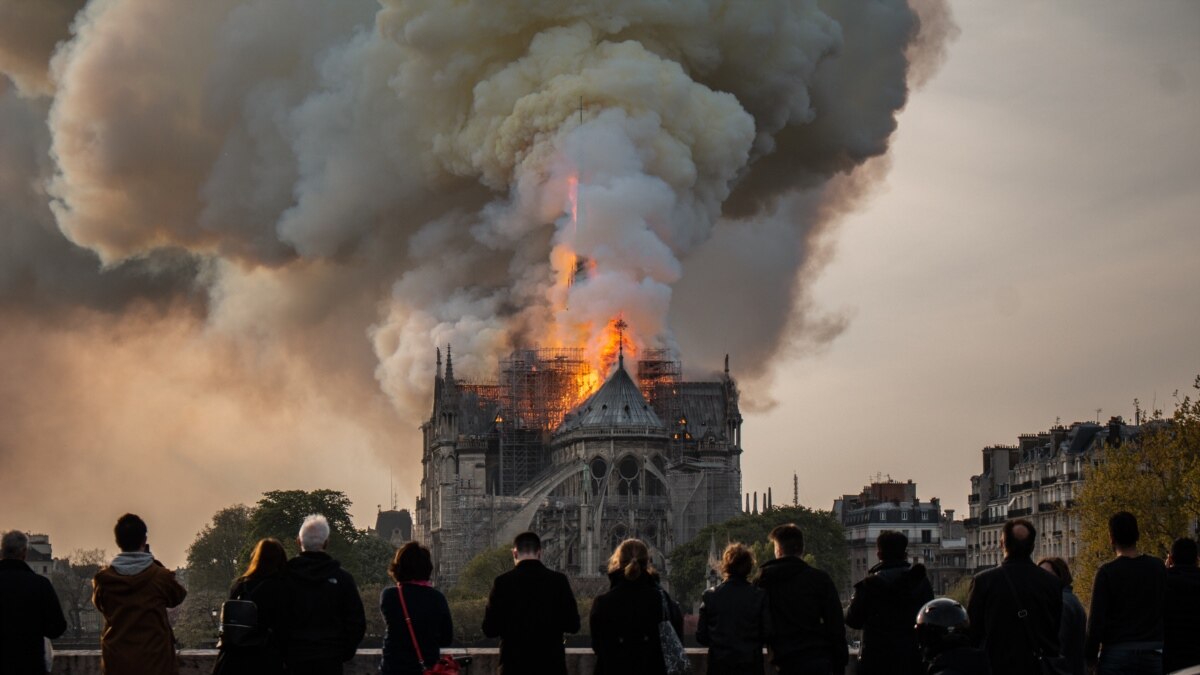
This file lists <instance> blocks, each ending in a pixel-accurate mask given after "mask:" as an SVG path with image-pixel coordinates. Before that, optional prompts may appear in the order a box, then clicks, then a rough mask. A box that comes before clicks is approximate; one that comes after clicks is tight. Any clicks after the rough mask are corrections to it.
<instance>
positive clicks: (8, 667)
mask: <svg viewBox="0 0 1200 675" xmlns="http://www.w3.org/2000/svg"><path fill="white" fill-rule="evenodd" d="M28 552H29V537H28V536H27V535H26V534H25V533H24V532H20V531H17V530H13V531H12V532H5V533H4V537H3V539H0V556H2V559H0V673H5V675H7V674H8V673H12V674H13V675H33V674H34V673H37V674H38V675H41V674H42V673H45V672H47V670H46V654H45V647H44V646H45V640H44V638H56V637H58V636H60V635H62V634H63V632H65V631H66V630H67V621H66V619H64V618H63V613H62V605H60V604H59V602H58V595H57V594H56V593H55V592H54V587H53V586H51V585H50V580H49V579H47V578H45V577H43V576H41V575H39V574H37V573H35V572H34V571H33V570H32V569H31V568H30V567H29V565H27V564H25V556H26V555H27V554H28Z"/></svg>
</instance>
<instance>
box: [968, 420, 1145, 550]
mask: <svg viewBox="0 0 1200 675" xmlns="http://www.w3.org/2000/svg"><path fill="white" fill-rule="evenodd" d="M1138 430H1139V427H1138V426H1136V425H1130V424H1125V422H1124V421H1123V420H1122V419H1121V418H1119V417H1113V418H1111V419H1110V420H1109V422H1108V424H1107V425H1100V424H1096V423H1094V422H1076V423H1074V424H1072V425H1070V426H1069V427H1064V426H1061V425H1056V426H1054V427H1053V428H1051V429H1050V430H1048V431H1044V432H1039V433H1035V434H1022V435H1020V436H1018V437H1017V444H1016V445H995V446H989V447H986V448H984V449H983V451H982V454H983V471H982V472H981V473H980V474H979V475H976V476H971V494H970V496H969V497H968V504H969V506H970V511H971V513H970V517H969V518H967V519H966V521H964V525H965V527H966V535H967V565H968V566H969V567H970V568H971V569H972V570H980V569H985V568H987V567H992V566H994V565H998V564H999V563H1000V561H1001V560H1003V559H1004V554H1003V552H1002V551H1001V549H1000V533H1001V531H1002V530H1003V528H1004V522H1005V521H1006V520H1009V519H1012V518H1026V519H1028V520H1029V521H1030V522H1032V523H1033V525H1034V527H1035V528H1037V531H1038V536H1037V548H1036V549H1035V550H1034V556H1035V557H1044V556H1057V557H1060V558H1062V559H1063V560H1066V561H1067V562H1068V563H1072V562H1073V561H1074V559H1075V556H1076V555H1077V554H1078V551H1079V537H1080V523H1079V515H1078V514H1077V513H1076V512H1075V508H1074V506H1075V498H1076V496H1077V495H1078V494H1079V491H1080V489H1081V488H1082V486H1083V480H1084V477H1083V476H1084V473H1083V472H1084V467H1085V466H1086V465H1087V464H1089V463H1090V462H1092V461H1093V460H1094V457H1095V455H1096V453H1097V451H1099V450H1100V449H1101V448H1103V447H1104V446H1105V445H1106V444H1108V443H1113V444H1120V443H1124V442H1127V441H1130V440H1132V439H1134V438H1135V437H1136V436H1137V434H1138Z"/></svg>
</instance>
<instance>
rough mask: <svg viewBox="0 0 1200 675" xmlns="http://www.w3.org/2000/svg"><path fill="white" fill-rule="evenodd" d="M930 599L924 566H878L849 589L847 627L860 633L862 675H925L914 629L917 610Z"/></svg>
mask: <svg viewBox="0 0 1200 675" xmlns="http://www.w3.org/2000/svg"><path fill="white" fill-rule="evenodd" d="M932 599H933V587H932V586H930V585H929V579H928V578H927V577H926V575H925V566H924V565H922V564H920V563H918V564H916V565H910V564H909V563H908V561H906V560H898V561H889V562H881V563H879V564H878V565H876V566H874V567H872V568H871V570H870V572H869V573H868V574H867V576H866V577H864V578H863V580H862V581H860V582H858V583H857V584H854V597H853V598H851V600H850V608H849V609H848V610H846V625H847V626H849V627H851V628H858V629H861V630H862V632H863V638H862V654H861V656H859V666H858V672H859V673H860V674H861V675H870V674H872V673H895V674H896V675H904V674H912V675H918V674H919V673H922V672H923V671H924V670H925V668H924V665H923V664H922V663H921V650H920V648H919V647H918V646H917V631H916V630H915V629H914V625H915V624H916V620H917V613H918V612H920V610H921V607H922V606H924V605H925V603H927V602H929V601H930V600H932Z"/></svg>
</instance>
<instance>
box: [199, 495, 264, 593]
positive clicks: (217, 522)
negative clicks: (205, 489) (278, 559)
mask: <svg viewBox="0 0 1200 675" xmlns="http://www.w3.org/2000/svg"><path fill="white" fill-rule="evenodd" d="M253 545H254V541H253V540H252V539H251V538H250V507H248V506H244V505H242V504H237V505H235V506H230V507H227V508H224V509H221V510H220V511H217V512H216V513H215V514H213V517H212V522H211V523H209V524H207V525H205V526H204V529H202V530H200V532H199V534H197V535H196V540H195V541H193V542H192V545H191V546H189V547H188V550H187V568H188V589H189V590H190V591H191V592H193V593H194V592H196V591H200V590H205V591H214V592H219V593H224V592H226V591H228V590H229V587H230V586H232V585H233V580H234V579H236V578H237V577H238V576H239V575H240V574H241V573H242V571H243V570H245V569H246V565H247V564H248V563H249V559H250V554H251V553H252V550H253Z"/></svg>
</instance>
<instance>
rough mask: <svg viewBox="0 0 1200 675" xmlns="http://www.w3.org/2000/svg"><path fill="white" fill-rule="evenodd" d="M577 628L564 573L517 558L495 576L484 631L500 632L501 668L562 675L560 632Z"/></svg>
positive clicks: (510, 674) (517, 674)
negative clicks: (511, 566) (505, 570)
mask: <svg viewBox="0 0 1200 675" xmlns="http://www.w3.org/2000/svg"><path fill="white" fill-rule="evenodd" d="M578 632H579V608H578V607H577V606H576V605H575V594H574V593H573V592H572V591H571V584H570V582H569V581H567V577H566V575H564V574H560V573H558V572H555V571H553V570H549V569H546V566H545V565H543V564H542V563H541V561H540V560H522V561H521V562H519V563H517V565H516V567H514V568H513V569H512V570H510V571H508V572H505V573H504V574H501V575H500V576H498V577H496V580H495V582H494V583H493V584H492V592H491V594H490V595H489V596H488V604H487V609H486V610H484V613H483V634H484V635H486V636H488V637H498V638H500V670H499V672H500V673H503V674H504V675H522V674H524V673H529V674H531V675H540V674H544V675H566V672H567V663H566V650H565V649H564V648H563V634H564V633H578Z"/></svg>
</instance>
